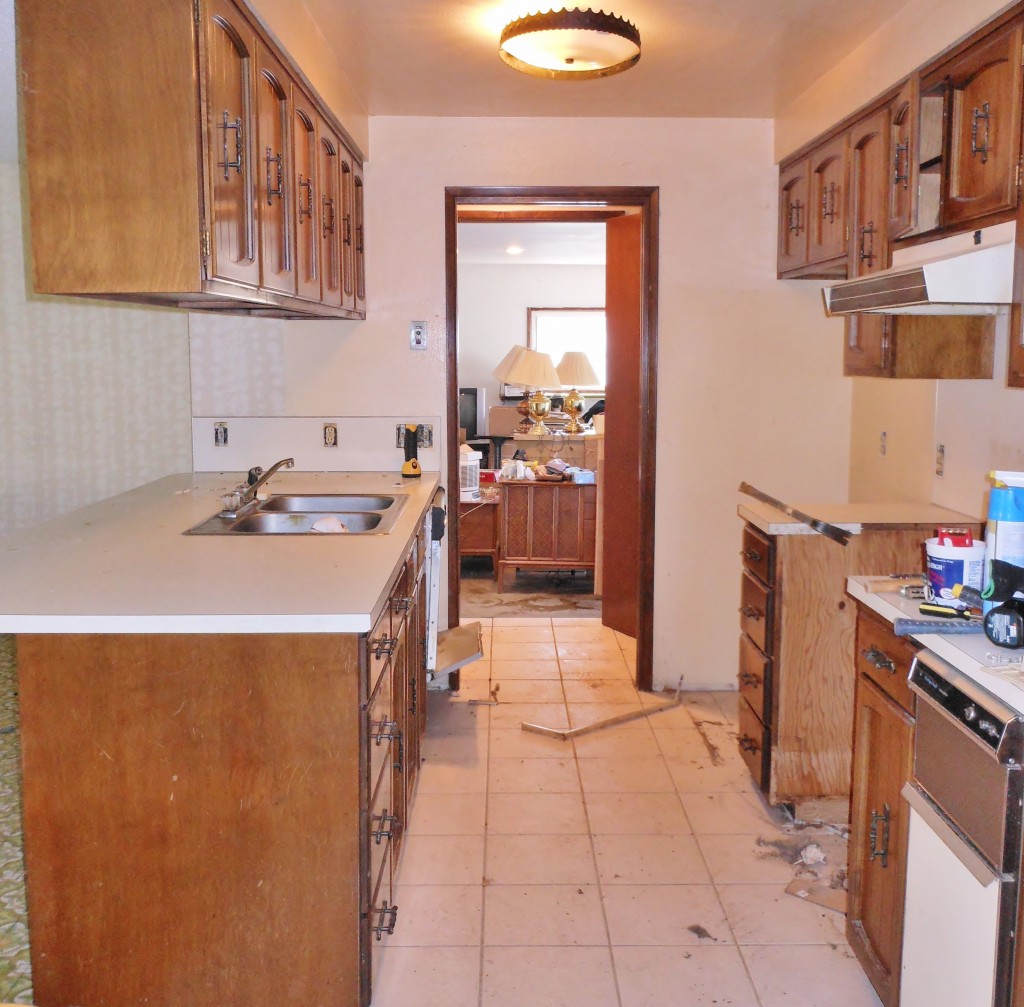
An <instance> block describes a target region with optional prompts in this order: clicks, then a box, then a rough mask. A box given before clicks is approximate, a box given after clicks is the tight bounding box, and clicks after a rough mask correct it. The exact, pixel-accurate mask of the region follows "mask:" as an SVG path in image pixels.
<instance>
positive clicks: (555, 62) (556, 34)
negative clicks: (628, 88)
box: [498, 7, 640, 80]
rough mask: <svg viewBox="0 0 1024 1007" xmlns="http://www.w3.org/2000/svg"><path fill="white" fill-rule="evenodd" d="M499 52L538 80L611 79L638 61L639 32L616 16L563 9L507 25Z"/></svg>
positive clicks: (520, 69) (506, 59)
mask: <svg viewBox="0 0 1024 1007" xmlns="http://www.w3.org/2000/svg"><path fill="white" fill-rule="evenodd" d="M498 53H499V54H500V56H501V58H502V59H503V60H504V61H505V62H506V63H508V65H509V66H511V67H513V68H514V69H516V70H519V71H521V72H522V73H528V74H531V75H532V76H534V77H548V78H550V79H552V80H589V79H592V78H594V77H610V76H611V75H612V74H613V73H621V72H622V71H623V70H628V69H629V68H630V67H631V66H632V65H633V64H634V63H636V62H637V60H639V59H640V32H639V31H637V29H636V25H634V24H631V23H630V22H629V21H627V20H626V19H625V18H621V17H619V16H618V15H616V14H605V12H604V11H603V10H602V11H593V10H589V9H588V10H580V9H579V8H578V7H577V8H575V9H574V10H566V9H565V8H562V9H561V10H557V11H547V12H546V13H543V14H528V15H526V17H521V18H519V20H518V21H511V22H509V23H508V24H507V25H505V30H504V31H503V32H502V33H501V42H500V43H499V45H498Z"/></svg>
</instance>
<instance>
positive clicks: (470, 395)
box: [459, 388, 479, 440]
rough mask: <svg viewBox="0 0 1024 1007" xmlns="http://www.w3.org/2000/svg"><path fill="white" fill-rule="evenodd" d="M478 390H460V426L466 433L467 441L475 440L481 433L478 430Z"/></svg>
mask: <svg viewBox="0 0 1024 1007" xmlns="http://www.w3.org/2000/svg"><path fill="white" fill-rule="evenodd" d="M478 391H479V390H478V389H476V388H460V389H459V426H460V427H462V428H463V429H464V430H465V431H466V440H473V439H474V438H475V437H476V435H477V434H478V433H479V431H478V430H477V428H476V415H477V413H476V403H477V395H478Z"/></svg>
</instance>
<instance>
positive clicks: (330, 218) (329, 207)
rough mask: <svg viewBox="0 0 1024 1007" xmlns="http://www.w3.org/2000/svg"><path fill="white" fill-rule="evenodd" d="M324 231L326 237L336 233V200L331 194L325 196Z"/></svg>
mask: <svg viewBox="0 0 1024 1007" xmlns="http://www.w3.org/2000/svg"><path fill="white" fill-rule="evenodd" d="M322 216H323V231H324V237H325V238H326V237H327V235H328V234H334V200H333V199H331V197H330V196H324V197H323V215H322Z"/></svg>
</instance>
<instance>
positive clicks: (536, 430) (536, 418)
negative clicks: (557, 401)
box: [530, 390, 551, 436]
mask: <svg viewBox="0 0 1024 1007" xmlns="http://www.w3.org/2000/svg"><path fill="white" fill-rule="evenodd" d="M550 412H551V399H549V398H548V397H547V396H546V395H545V394H544V393H543V392H542V391H539V390H538V391H536V392H534V393H533V394H532V395H531V396H530V419H531V420H533V426H532V427H531V428H530V433H531V434H533V435H534V436H546V435H548V434H550V433H551V431H550V430H548V428H547V427H546V426H545V425H544V417H545V416H547V415H548V414H549V413H550Z"/></svg>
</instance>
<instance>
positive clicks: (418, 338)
mask: <svg viewBox="0 0 1024 1007" xmlns="http://www.w3.org/2000/svg"><path fill="white" fill-rule="evenodd" d="M426 348H427V323H426V322H410V323H409V349H411V350H425V349H426Z"/></svg>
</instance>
